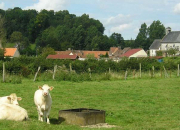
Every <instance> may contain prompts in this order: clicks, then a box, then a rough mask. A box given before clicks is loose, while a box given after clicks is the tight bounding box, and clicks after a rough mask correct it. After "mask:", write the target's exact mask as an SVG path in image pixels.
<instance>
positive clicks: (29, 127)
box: [0, 77, 180, 130]
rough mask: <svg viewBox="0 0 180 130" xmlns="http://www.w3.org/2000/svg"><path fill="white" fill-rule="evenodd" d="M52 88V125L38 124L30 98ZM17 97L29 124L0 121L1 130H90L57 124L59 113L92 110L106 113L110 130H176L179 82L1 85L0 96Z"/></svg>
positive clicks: (179, 120)
mask: <svg viewBox="0 0 180 130" xmlns="http://www.w3.org/2000/svg"><path fill="white" fill-rule="evenodd" d="M43 84H48V85H49V86H53V87H54V89H53V90H52V91H51V96H52V99H53V104H52V109H51V113H50V121H51V124H50V125H48V124H46V123H43V122H39V121H38V119H37V111H36V107H35V105H34V101H33V96H34V92H35V91H36V90H37V88H38V86H41V85H43ZM11 93H16V94H17V96H20V97H22V101H20V102H19V104H20V106H22V107H23V108H25V109H26V110H27V111H28V115H29V118H30V120H29V121H24V122H15V121H5V120H1V121H0V129H2V130H91V129H93V130H94V129H98V128H84V127H80V126H76V125H69V124H66V123H65V122H59V121H58V112H59V110H64V109H73V108H92V109H100V110H105V111H106V123H108V124H109V125H115V126H116V127H114V128H100V129H113V130H179V129H180V78H179V77H171V78H149V79H128V78H127V80H115V81H112V80H108V81H88V82H70V81H40V80H38V81H36V82H33V79H22V83H20V84H13V83H0V96H6V95H9V94H11Z"/></svg>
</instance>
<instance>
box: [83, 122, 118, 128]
mask: <svg viewBox="0 0 180 130" xmlns="http://www.w3.org/2000/svg"><path fill="white" fill-rule="evenodd" d="M82 127H88V128H113V127H117V126H115V125H108V124H107V123H99V124H96V125H87V126H82Z"/></svg>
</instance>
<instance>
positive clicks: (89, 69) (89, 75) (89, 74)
mask: <svg viewBox="0 0 180 130" xmlns="http://www.w3.org/2000/svg"><path fill="white" fill-rule="evenodd" d="M88 71H89V77H90V78H91V68H89V69H88Z"/></svg>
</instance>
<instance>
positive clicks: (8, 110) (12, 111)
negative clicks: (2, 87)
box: [0, 103, 28, 121]
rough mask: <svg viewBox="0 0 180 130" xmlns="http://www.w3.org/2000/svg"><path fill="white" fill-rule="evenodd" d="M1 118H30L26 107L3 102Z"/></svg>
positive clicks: (0, 109) (0, 106)
mask: <svg viewBox="0 0 180 130" xmlns="http://www.w3.org/2000/svg"><path fill="white" fill-rule="evenodd" d="M0 120H14V121H23V120H28V114H27V111H26V110H25V109H24V108H22V107H20V106H18V105H13V104H8V103H1V104H0Z"/></svg>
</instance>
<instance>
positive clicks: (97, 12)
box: [0, 0, 180, 40]
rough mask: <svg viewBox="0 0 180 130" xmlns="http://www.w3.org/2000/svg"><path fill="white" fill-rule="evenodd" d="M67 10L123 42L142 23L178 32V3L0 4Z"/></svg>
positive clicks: (67, 0)
mask: <svg viewBox="0 0 180 130" xmlns="http://www.w3.org/2000/svg"><path fill="white" fill-rule="evenodd" d="M14 7H20V8H21V9H23V10H28V9H36V10H37V11H41V10H42V9H46V10H54V11H55V12H57V11H60V10H68V11H69V13H70V14H75V15H76V16H81V15H83V14H88V15H89V17H90V18H93V19H96V20H99V21H100V22H101V23H102V24H103V26H104V27H105V31H104V34H105V35H107V36H110V35H111V34H112V33H114V32H115V33H120V34H121V35H122V37H123V38H124V39H125V40H130V39H136V36H137V34H138V33H139V29H140V27H141V25H142V24H143V23H146V24H147V26H150V25H151V24H152V23H153V21H157V20H159V21H160V22H161V23H162V24H163V25H164V26H165V28H167V27H171V29H172V31H180V0H155V1H151V0H0V9H3V10H7V9H9V8H11V9H13V8H14Z"/></svg>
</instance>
